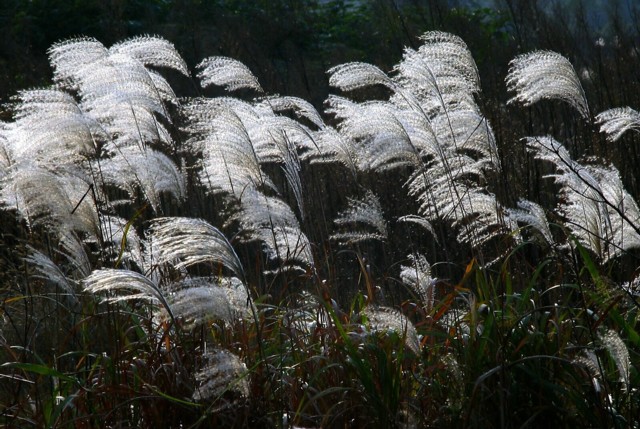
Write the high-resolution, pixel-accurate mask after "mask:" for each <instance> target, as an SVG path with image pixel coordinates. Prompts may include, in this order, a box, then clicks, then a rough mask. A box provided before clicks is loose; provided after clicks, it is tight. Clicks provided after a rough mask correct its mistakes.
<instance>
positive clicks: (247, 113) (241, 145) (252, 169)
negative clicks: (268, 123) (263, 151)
mask: <svg viewBox="0 0 640 429" xmlns="http://www.w3.org/2000/svg"><path fill="white" fill-rule="evenodd" d="M184 112H185V114H186V115H187V116H188V117H189V125H188V127H187V129H186V130H187V131H188V132H189V133H191V135H192V137H191V139H190V140H189V143H188V144H189V145H190V146H191V147H192V148H193V150H194V151H196V152H199V151H201V152H202V154H203V161H202V163H203V167H204V168H203V170H202V172H201V174H200V177H201V180H202V182H203V183H204V184H207V185H209V191H210V192H211V193H220V192H222V193H226V194H229V195H233V196H234V197H235V198H236V199H239V198H240V197H241V196H242V194H243V192H244V191H245V189H247V188H253V187H256V186H261V185H262V186H265V187H267V188H272V189H275V185H273V183H272V182H271V180H270V179H269V178H268V177H267V176H266V175H265V174H264V173H263V172H262V170H261V168H260V162H259V160H258V156H257V154H256V151H255V150H254V146H253V143H252V141H251V136H250V135H249V131H248V130H247V128H246V127H245V124H244V122H243V120H242V119H241V117H240V115H242V116H243V117H245V121H248V120H249V118H250V117H251V116H253V117H254V118H255V119H256V120H257V118H258V115H257V112H256V111H255V110H253V109H251V107H250V106H247V105H246V103H235V102H232V101H230V100H229V99H223V100H219V99H217V100H205V99H197V100H194V101H192V102H191V103H189V104H188V105H186V106H185V107H184Z"/></svg>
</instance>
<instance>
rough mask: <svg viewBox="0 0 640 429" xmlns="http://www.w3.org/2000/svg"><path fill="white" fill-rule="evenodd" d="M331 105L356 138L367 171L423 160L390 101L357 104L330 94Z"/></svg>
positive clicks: (349, 135) (362, 167) (361, 163)
mask: <svg viewBox="0 0 640 429" xmlns="http://www.w3.org/2000/svg"><path fill="white" fill-rule="evenodd" d="M328 104H329V105H330V107H331V109H330V110H329V112H330V113H334V114H335V115H336V118H338V119H341V122H340V126H339V129H340V132H341V133H342V134H344V135H345V136H346V137H347V138H348V139H350V140H352V141H353V142H354V143H353V144H354V147H356V148H357V149H356V153H357V155H358V168H359V169H360V170H363V171H367V170H376V171H385V170H390V169H393V168H396V167H402V166H406V165H414V164H416V163H418V162H419V160H418V158H417V157H418V153H417V149H416V148H415V147H414V146H413V144H412V142H411V138H410V137H409V135H408V134H407V131H406V130H405V129H404V127H403V124H402V123H401V122H400V120H399V119H398V118H397V117H396V111H397V109H395V108H394V106H392V105H391V104H389V103H384V102H378V103H376V102H374V103H364V104H357V103H353V102H351V101H349V100H347V99H344V98H341V97H330V98H329V100H328Z"/></svg>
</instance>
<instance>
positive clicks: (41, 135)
mask: <svg viewBox="0 0 640 429" xmlns="http://www.w3.org/2000/svg"><path fill="white" fill-rule="evenodd" d="M13 100H14V101H15V109H14V112H15V121H14V122H12V123H10V124H7V125H6V127H5V129H4V130H3V134H4V135H5V137H6V139H7V146H6V147H7V150H8V153H9V154H10V157H11V159H12V160H13V162H19V161H20V160H24V159H26V160H31V161H37V162H38V163H40V164H44V163H48V164H52V165H54V164H55V165H58V164H60V163H71V162H74V161H79V160H82V159H83V158H85V157H86V156H91V155H94V154H95V152H96V147H95V146H96V144H97V142H96V141H104V140H105V139H106V135H105V133H104V130H103V129H102V127H101V126H100V125H99V124H98V123H97V122H96V121H95V120H94V119H92V118H90V117H88V116H87V115H85V114H84V112H82V110H81V109H80V107H79V106H78V104H77V103H76V101H75V99H74V98H73V97H72V96H71V95H69V94H67V93H65V92H63V91H60V90H57V89H37V90H29V91H21V92H20V93H18V95H17V96H16V97H14V98H13Z"/></svg>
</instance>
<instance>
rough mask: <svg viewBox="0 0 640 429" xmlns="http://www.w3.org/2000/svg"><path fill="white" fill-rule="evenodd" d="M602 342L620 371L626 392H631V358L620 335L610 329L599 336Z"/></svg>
mask: <svg viewBox="0 0 640 429" xmlns="http://www.w3.org/2000/svg"><path fill="white" fill-rule="evenodd" d="M599 339H600V342H601V343H602V345H603V346H604V347H605V348H606V349H607V351H608V352H609V354H610V355H611V357H612V358H613V361H614V362H615V364H616V368H617V369H618V374H619V377H620V381H621V382H622V383H623V385H624V389H625V391H627V392H628V391H629V380H630V379H629V376H630V370H631V358H630V356H629V349H628V348H627V346H626V344H625V343H624V341H622V338H620V335H618V333H617V332H616V331H614V330H613V329H608V330H607V331H606V332H605V333H604V334H600V335H599Z"/></svg>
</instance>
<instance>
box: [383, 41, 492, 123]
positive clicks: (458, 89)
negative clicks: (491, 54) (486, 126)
mask: <svg viewBox="0 0 640 429" xmlns="http://www.w3.org/2000/svg"><path fill="white" fill-rule="evenodd" d="M421 39H422V40H423V41H424V44H423V45H422V46H421V47H420V48H419V49H418V50H413V49H406V50H405V52H404V55H403V58H402V61H401V62H400V63H399V64H398V65H397V66H396V67H395V71H396V73H397V77H396V78H395V79H394V80H395V82H397V84H398V86H399V87H400V88H401V89H396V97H395V98H394V100H397V101H399V102H403V103H409V105H413V104H414V102H413V101H412V99H413V98H414V97H415V100H417V101H418V102H419V104H420V109H421V110H423V111H424V112H427V113H430V112H443V111H446V110H451V109H454V110H455V109H458V108H464V109H471V110H475V109H477V106H476V103H475V100H474V99H473V94H474V93H477V92H479V91H480V78H479V74H478V70H477V67H476V64H475V62H474V61H473V57H472V56H471V53H470V52H469V49H468V48H467V45H466V44H465V43H464V41H463V40H462V39H460V38H459V37H458V36H455V35H452V34H448V33H443V32H427V33H425V34H424V35H423V36H422V37H421ZM408 94H411V96H408Z"/></svg>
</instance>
